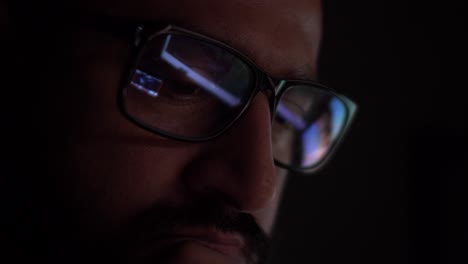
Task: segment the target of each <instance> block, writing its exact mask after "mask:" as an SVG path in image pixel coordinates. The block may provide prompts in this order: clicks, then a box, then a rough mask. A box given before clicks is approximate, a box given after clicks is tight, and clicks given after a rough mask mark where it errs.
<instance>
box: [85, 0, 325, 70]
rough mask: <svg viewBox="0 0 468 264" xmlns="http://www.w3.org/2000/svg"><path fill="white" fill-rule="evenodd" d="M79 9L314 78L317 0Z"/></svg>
mask: <svg viewBox="0 0 468 264" xmlns="http://www.w3.org/2000/svg"><path fill="white" fill-rule="evenodd" d="M79 5H81V6H82V7H84V8H88V9H91V10H93V11H97V12H103V13H107V14H112V15H119V16H124V17H131V18H139V19H140V18H141V19H151V20H158V21H164V22H167V23H170V24H174V25H177V26H182V27H185V28H188V29H190V30H194V31H198V32H199V33H203V34H206V35H208V36H210V37H213V38H215V39H218V40H220V41H223V42H225V43H227V44H229V45H231V46H233V47H234V48H236V49H238V50H239V51H241V52H243V53H244V54H246V55H247V56H249V57H250V58H251V59H252V60H253V61H254V62H256V63H257V64H258V65H259V66H260V67H262V68H263V69H264V70H266V71H267V72H269V73H270V74H273V75H275V76H278V77H283V78H309V79H312V78H313V77H314V75H315V72H316V61H317V56H318V48H319V44H320V29H321V17H320V0H295V1H288V0H229V1H219V0H198V1H193V0H171V1H158V0H97V1H80V2H79Z"/></svg>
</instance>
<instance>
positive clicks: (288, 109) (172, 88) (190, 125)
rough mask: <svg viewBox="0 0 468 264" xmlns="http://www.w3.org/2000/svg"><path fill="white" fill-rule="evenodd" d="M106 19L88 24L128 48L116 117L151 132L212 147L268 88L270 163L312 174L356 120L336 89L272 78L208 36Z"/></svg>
mask: <svg viewBox="0 0 468 264" xmlns="http://www.w3.org/2000/svg"><path fill="white" fill-rule="evenodd" d="M106 19H107V20H104V19H96V17H93V19H92V21H93V23H94V24H95V26H97V27H98V28H99V29H101V30H105V31H107V32H110V33H114V35H116V36H119V37H125V38H126V39H127V40H130V43H131V46H132V55H131V58H130V60H129V63H128V67H127V69H126V74H125V75H124V77H123V79H122V85H121V87H120V90H119V92H118V104H119V108H120V111H121V112H122V114H123V115H124V116H125V117H126V118H127V119H128V120H129V121H131V122H132V123H133V124H135V125H137V126H139V127H141V128H143V129H145V130H147V131H150V132H152V133H154V134H157V135H160V136H163V137H167V138H170V139H173V140H178V141H184V142H205V141H209V140H211V139H214V138H216V137H218V136H220V135H222V134H223V133H224V132H226V130H228V129H229V128H230V127H231V126H232V125H233V124H234V123H235V122H236V121H237V120H238V119H239V118H240V117H241V116H242V114H243V113H244V112H245V110H246V109H247V108H248V106H249V104H250V102H251V101H252V99H253V98H254V97H255V96H256V95H257V94H258V93H259V92H260V91H264V90H269V91H270V92H271V93H270V96H269V97H268V98H269V104H270V105H269V107H270V111H271V117H272V120H271V123H272V125H271V131H272V146H273V154H274V158H275V164H276V165H277V166H278V167H282V168H285V169H288V170H290V171H294V172H299V173H312V172H315V171H316V170H318V169H319V168H321V167H322V166H323V165H324V164H325V163H326V161H327V160H329V158H330V156H331V155H332V153H333V152H334V151H335V150H336V148H337V146H338V144H339V143H340V141H341V140H342V138H343V136H344V134H345V132H346V131H347V130H348V128H349V126H350V124H351V121H352V119H353V116H354V115H355V112H356V108H357V106H356V104H355V103H354V102H352V101H351V100H350V99H348V98H347V97H345V96H343V95H341V94H339V93H337V92H336V91H335V90H333V89H331V88H328V87H326V86H324V85H321V84H319V83H316V82H313V81H307V80H282V79H277V78H275V77H272V76H270V75H268V74H267V73H266V72H265V71H264V70H262V69H261V68H260V67H258V66H257V65H256V64H255V63H253V62H252V61H251V60H250V59H249V58H248V57H246V56H245V55H243V54H242V53H240V52H239V51H237V50H235V49H234V48H232V47H230V46H228V45H226V44H224V43H222V42H220V41H217V40H214V39H212V38H210V37H208V36H205V35H202V34H199V33H195V32H193V31H190V30H187V29H184V28H180V27H176V26H172V25H167V26H164V27H161V26H155V25H154V24H151V25H150V24H147V23H142V24H132V23H128V22H127V21H125V22H126V23H122V20H121V19H115V18H113V21H110V20H109V18H106ZM89 21H90V20H89V18H88V22H89ZM103 21H106V22H104V23H102V22H103ZM96 22H99V23H98V24H96ZM119 26H120V28H119Z"/></svg>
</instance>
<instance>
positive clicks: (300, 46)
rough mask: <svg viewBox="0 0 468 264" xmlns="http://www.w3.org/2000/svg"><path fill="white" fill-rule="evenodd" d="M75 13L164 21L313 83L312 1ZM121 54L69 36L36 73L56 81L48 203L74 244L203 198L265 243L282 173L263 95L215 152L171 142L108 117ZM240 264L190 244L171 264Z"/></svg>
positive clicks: (96, 39)
mask: <svg viewBox="0 0 468 264" xmlns="http://www.w3.org/2000/svg"><path fill="white" fill-rule="evenodd" d="M75 2H76V3H75ZM75 2H73V4H74V5H76V6H77V7H78V6H79V7H80V8H85V9H88V10H92V11H95V12H97V13H102V14H111V15H116V16H121V17H126V18H144V19H151V20H158V21H165V22H167V23H168V24H175V25H178V26H182V27H185V28H188V29H190V30H193V31H196V32H199V33H202V34H206V35H208V36H210V37H212V38H215V39H217V40H220V41H222V42H224V43H226V44H228V45H230V46H232V47H234V48H236V49H237V50H239V51H241V52H242V53H244V54H245V55H247V56H248V57H249V58H251V59H252V60H253V61H254V62H255V63H256V64H257V65H259V66H260V67H261V68H263V69H264V70H265V71H266V72H268V73H269V74H271V75H273V76H278V77H281V78H285V79H286V78H287V79H298V78H301V79H311V80H313V79H314V78H315V73H316V62H317V56H318V48H319V43H320V27H321V24H320V23H321V20H320V2H319V1H318V0H297V1H292V2H291V1H284V0H273V1H272V0H269V1H260V0H257V1H252V0H245V1H243V0H235V1H222V2H220V1H214V0H201V1H182V0H173V1H150V0H134V1H124V0H113V1H105V0H100V1H89V3H88V2H86V1H79V2H78V1H75ZM161 2H163V3H161ZM2 17H6V16H5V15H2ZM3 24H5V23H3ZM128 55H129V49H128V45H127V43H125V42H124V41H121V40H118V39H116V38H114V37H112V36H110V35H105V34H102V33H101V32H97V31H95V30H93V29H92V28H88V27H77V28H74V29H73V30H70V31H69V32H66V33H63V41H62V42H61V45H60V47H56V49H55V52H54V54H53V55H51V56H50V57H49V58H48V60H47V63H45V64H44V65H43V67H42V68H41V70H40V71H41V73H42V74H43V75H44V76H57V77H56V78H44V79H43V80H41V81H42V82H43V83H44V84H45V85H46V86H47V87H48V89H49V90H48V91H49V94H48V96H49V100H48V101H49V107H48V116H49V118H50V121H51V122H49V125H48V126H47V132H48V134H49V136H50V138H52V139H54V143H53V144H49V149H48V155H49V156H48V160H49V162H50V164H49V166H48V168H49V175H50V176H51V177H52V182H53V186H54V188H53V192H54V193H57V194H56V196H55V197H59V199H58V200H60V202H61V204H64V205H66V206H64V207H65V209H62V210H63V211H66V212H67V213H68V214H69V215H70V216H71V217H70V218H72V219H73V223H74V225H75V226H74V227H75V228H76V230H79V231H78V232H77V233H79V237H80V239H85V240H86V241H94V240H95V239H96V238H97V237H99V236H101V235H102V234H111V233H113V232H116V230H120V229H121V228H123V227H125V226H126V225H127V224H128V223H130V222H131V221H132V220H133V219H135V218H136V217H138V216H139V215H140V214H141V213H143V212H146V211H148V210H150V209H151V208H152V207H155V206H159V205H165V206H169V207H174V208H184V207H185V206H186V205H187V204H188V203H190V202H191V201H193V200H197V199H199V197H208V198H209V199H208V200H211V201H214V200H216V201H223V202H222V204H223V205H222V206H223V207H229V210H232V211H235V212H241V213H245V214H248V215H250V216H252V217H253V219H255V221H256V222H257V223H258V225H259V226H260V227H261V229H263V230H264V231H265V232H266V233H267V234H269V233H271V230H272V227H273V223H274V218H275V214H276V211H277V208H278V202H279V199H280V196H281V191H282V188H283V185H284V182H285V177H286V172H285V171H282V170H279V169H277V168H276V167H275V166H274V164H273V157H272V154H271V152H272V147H271V143H270V142H271V141H270V137H271V132H270V121H269V120H270V113H269V108H268V101H267V97H266V96H265V94H263V93H260V94H259V95H257V97H256V98H255V99H254V100H253V102H252V104H251V106H250V108H249V109H248V110H247V112H246V113H245V115H244V116H243V117H242V118H241V119H240V120H239V121H238V122H237V123H236V124H235V125H234V126H233V127H232V128H231V129H230V130H229V131H228V132H227V133H225V134H223V135H222V136H220V137H219V138H217V139H215V140H213V141H210V142H206V143H201V144H188V143H181V142H176V141H172V140H168V139H165V138H162V137H159V136H156V135H154V134H151V133H149V132H147V131H144V130H142V129H140V128H138V127H136V126H134V125H132V124H131V123H130V122H128V120H127V119H125V118H124V117H123V116H122V115H121V114H120V112H119V111H118V108H117V107H116V104H115V97H116V91H117V88H118V86H119V76H120V74H121V72H122V70H123V69H124V67H125V65H124V63H125V59H126V58H127V57H128ZM57 65H60V67H57ZM63 87H67V89H62V88H63ZM84 102H85V103H84ZM57 139H60V140H57ZM57 142H58V143H57ZM58 164H59V165H58ZM63 175H66V177H65V176H63ZM243 261H244V260H239V259H233V258H229V257H227V256H225V255H223V254H219V253H217V252H214V251H212V250H210V249H207V248H206V247H203V246H201V245H200V244H199V243H190V242H189V243H184V244H183V245H182V246H180V247H178V248H177V250H176V252H175V253H174V254H173V256H172V257H170V258H169V259H168V263H243Z"/></svg>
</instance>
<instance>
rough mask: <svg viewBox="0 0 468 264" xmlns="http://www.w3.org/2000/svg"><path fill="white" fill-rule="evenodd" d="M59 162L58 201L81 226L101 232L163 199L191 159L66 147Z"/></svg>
mask: <svg viewBox="0 0 468 264" xmlns="http://www.w3.org/2000/svg"><path fill="white" fill-rule="evenodd" d="M161 153H164V155H161ZM63 156H64V158H63V160H62V161H63V164H64V165H65V166H64V171H62V175H65V176H64V177H63V178H62V179H59V180H58V182H59V187H60V188H59V189H60V190H61V197H63V198H64V200H65V201H66V202H67V204H68V205H69V206H70V208H73V209H74V210H75V211H76V214H77V217H79V218H80V219H81V221H82V222H83V223H84V224H85V225H88V224H91V225H95V228H98V229H101V230H102V229H105V228H107V227H110V226H112V225H118V224H119V223H121V222H123V221H125V220H127V219H128V218H130V217H131V216H132V215H134V214H136V213H138V212H140V211H142V210H144V209H146V208H148V207H150V206H151V204H153V203H157V202H160V201H163V200H166V199H168V197H170V196H171V195H173V194H172V193H173V192H176V191H177V188H178V186H179V182H178V181H179V179H178V175H179V174H180V171H181V170H182V168H183V167H184V166H185V162H186V161H188V160H190V159H191V158H192V157H191V154H190V153H189V152H188V151H186V150H185V151H184V152H181V151H178V150H170V149H164V148H161V147H154V146H153V147H148V146H143V145H138V144H125V143H121V144H112V143H110V144H107V143H96V142H79V143H77V142H70V143H69V149H68V151H66V152H65V153H64V155H63Z"/></svg>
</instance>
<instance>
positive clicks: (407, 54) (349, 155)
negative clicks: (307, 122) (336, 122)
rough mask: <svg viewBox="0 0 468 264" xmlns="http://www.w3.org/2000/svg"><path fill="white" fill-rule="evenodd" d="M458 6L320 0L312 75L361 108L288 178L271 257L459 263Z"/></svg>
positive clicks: (461, 65) (461, 52)
mask: <svg viewBox="0 0 468 264" xmlns="http://www.w3.org/2000/svg"><path fill="white" fill-rule="evenodd" d="M464 5H465V4H464V3H462V2H461V1H459V2H453V1H452V2H450V1H439V2H435V3H432V2H429V1H424V2H423V1H419V2H418V1H401V0H395V1H337V0H325V1H324V35H323V46H322V56H321V59H320V79H321V81H322V82H323V83H325V84H327V85H329V86H332V87H335V88H336V89H338V90H339V91H341V92H343V93H344V94H346V95H348V96H349V97H350V98H353V99H354V100H355V101H357V102H358V104H359V107H360V108H359V112H358V116H357V118H356V120H355V123H354V125H353V127H352V129H351V133H350V134H349V136H348V137H347V138H346V140H345V143H344V144H343V145H342V147H341V149H340V150H339V151H338V153H337V155H336V156H335V158H334V159H333V161H332V162H331V164H329V166H328V167H327V168H326V169H325V170H324V171H322V172H320V173H318V174H317V175H313V176H309V177H305V176H299V175H298V176H295V175H293V176H291V177H290V180H289V182H288V185H287V188H286V191H285V195H284V199H283V202H282V208H281V213H280V215H279V218H278V221H277V225H276V233H275V234H276V235H275V241H274V244H273V248H272V251H273V254H272V256H273V257H272V258H271V263H273V264H278V263H318V264H328V263H330V264H331V263H333V264H337V263H361V264H364V263H372V264H374V263H379V264H382V263H389V264H390V263H392V264H394V263H411V264H415V263H425V264H432V263H444V264H445V263H448V264H457V263H468V257H467V255H468V243H467V237H468V236H467V227H468V222H467V221H468V214H467V210H468V209H467V203H466V202H465V201H464V199H466V198H467V195H466V191H467V186H466V184H467V180H466V177H467V176H468V173H467V163H468V158H467V156H468V155H467V150H466V149H467V144H466V138H467V136H465V134H466V123H467V122H466V120H467V119H468V118H467V117H468V115H467V114H466V101H467V99H468V96H467V95H466V94H467V93H466V90H467V89H468V85H467V84H466V83H467V78H466V76H468V74H467V67H466V64H467V63H468V61H467V60H466V51H465V50H466V49H467V47H468V46H467V45H466V41H465V40H464V37H465V35H466V28H465V26H464V23H465V20H466V18H465V17H466V12H465V8H464Z"/></svg>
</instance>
